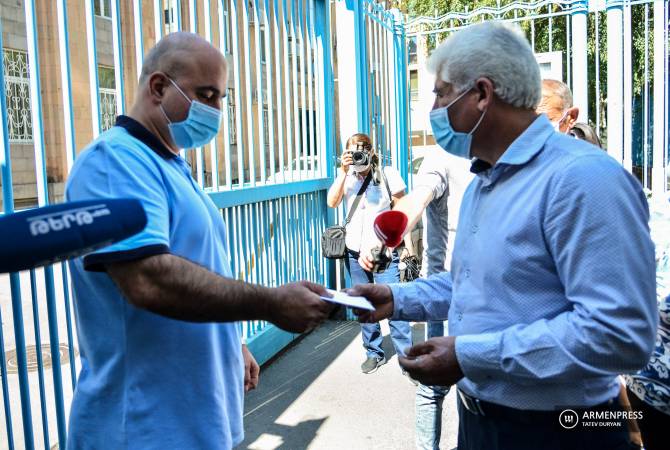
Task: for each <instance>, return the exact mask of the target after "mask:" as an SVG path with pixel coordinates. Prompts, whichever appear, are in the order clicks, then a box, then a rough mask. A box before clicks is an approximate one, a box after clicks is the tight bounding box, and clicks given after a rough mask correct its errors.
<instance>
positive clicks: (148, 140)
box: [114, 115, 177, 159]
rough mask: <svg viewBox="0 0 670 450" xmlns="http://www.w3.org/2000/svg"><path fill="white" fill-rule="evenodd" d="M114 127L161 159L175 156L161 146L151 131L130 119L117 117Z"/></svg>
mask: <svg viewBox="0 0 670 450" xmlns="http://www.w3.org/2000/svg"><path fill="white" fill-rule="evenodd" d="M114 125H115V126H117V127H121V128H124V129H125V130H126V131H127V132H128V134H130V135H131V136H132V137H134V138H135V139H138V140H140V141H141V142H142V143H143V144H145V145H146V146H147V147H149V148H150V149H151V150H153V151H155V152H156V153H158V154H159V155H160V156H161V157H162V158H163V159H171V158H175V157H176V156H177V155H175V154H174V153H172V152H171V151H170V150H169V149H168V148H167V147H166V146H165V145H163V143H162V142H161V141H159V140H158V138H157V137H156V136H155V135H154V134H153V133H152V132H151V131H149V130H147V129H146V127H145V126H144V125H142V124H141V123H139V122H138V121H137V120H135V119H133V118H132V117H128V116H123V115H121V116H118V117H117V118H116V123H115V124H114Z"/></svg>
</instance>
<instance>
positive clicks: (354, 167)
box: [349, 163, 371, 173]
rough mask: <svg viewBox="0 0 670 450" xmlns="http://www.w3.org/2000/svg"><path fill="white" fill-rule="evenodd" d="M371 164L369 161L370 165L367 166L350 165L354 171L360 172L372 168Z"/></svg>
mask: <svg viewBox="0 0 670 450" xmlns="http://www.w3.org/2000/svg"><path fill="white" fill-rule="evenodd" d="M370 166H371V164H369V163H368V165H366V166H356V165H354V164H352V165H351V166H349V167H351V169H352V170H353V171H354V172H358V173H360V172H365V171H366V170H368V169H369V168H370Z"/></svg>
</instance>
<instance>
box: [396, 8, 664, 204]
mask: <svg viewBox="0 0 670 450" xmlns="http://www.w3.org/2000/svg"><path fill="white" fill-rule="evenodd" d="M669 9H670V7H669V5H668V2H667V0H632V1H631V0H607V1H604V0H601V1H593V0H591V1H586V0H562V1H561V0H535V1H529V2H526V1H507V2H505V1H501V2H498V6H497V7H486V8H479V9H475V10H466V11H450V12H446V13H444V14H441V15H438V16H437V17H418V18H414V19H412V20H410V21H408V23H407V29H408V32H407V36H408V38H409V39H410V40H412V42H411V45H412V47H413V48H414V47H416V46H418V47H419V48H420V49H423V52H424V55H423V56H424V60H425V54H426V53H428V52H430V51H431V50H432V49H433V48H434V47H435V46H436V45H437V44H438V43H439V42H440V41H441V40H443V39H445V38H446V37H447V36H448V35H449V33H451V32H453V31H456V30H458V29H460V28H461V27H464V26H467V25H468V24H471V23H476V22H481V21H486V20H499V21H506V22H512V23H516V24H518V25H519V26H520V27H521V28H522V29H523V30H524V31H525V33H526V35H527V37H528V40H529V41H530V43H531V45H532V47H533V50H534V51H535V52H536V53H538V54H550V53H555V52H558V55H559V61H560V62H561V64H560V65H561V66H562V70H561V74H560V75H562V81H564V82H566V83H567V84H568V86H570V87H571V89H572V91H573V94H574V100H575V105H576V106H578V107H579V108H580V117H579V120H580V121H581V122H588V123H590V124H591V125H592V126H594V127H595V129H596V130H597V131H598V133H599V135H600V136H601V138H602V139H603V141H604V143H605V145H606V148H607V151H608V152H609V153H610V154H611V155H612V156H613V157H615V158H616V159H618V160H619V161H621V163H622V164H623V165H624V167H626V169H628V170H629V171H631V172H633V173H635V174H636V175H637V176H638V178H639V179H640V181H641V182H642V183H643V185H644V186H645V187H647V188H649V189H652V191H654V192H664V191H666V190H668V186H669V183H670V179H669V178H668V176H669V174H668V171H667V167H668V145H669V143H670V141H669V140H668V130H669V128H670V127H669V126H668V116H669V115H670V110H669V109H668V96H669V92H668V85H669V82H670V67H669V65H668V52H669V51H670V41H669V32H670V25H669V21H668V11H669ZM419 53H421V50H420V51H419ZM419 59H420V58H419ZM419 63H421V62H420V61H419ZM419 70H420V68H419ZM419 73H420V72H419ZM431 83H432V80H431ZM413 106H414V108H419V109H420V111H419V112H418V113H417V114H423V109H426V107H427V106H428V105H426V104H425V102H424V104H423V105H419V104H415V105H413ZM426 116H427V111H426ZM422 126H423V127H424V128H426V127H425V124H423V125H422ZM428 128H429V127H428Z"/></svg>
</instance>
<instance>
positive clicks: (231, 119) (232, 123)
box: [226, 89, 237, 145]
mask: <svg viewBox="0 0 670 450" xmlns="http://www.w3.org/2000/svg"><path fill="white" fill-rule="evenodd" d="M226 97H227V98H228V129H229V130H230V145H237V125H236V124H237V120H236V114H235V90H233V89H228V95H227V96H226Z"/></svg>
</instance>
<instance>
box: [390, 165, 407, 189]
mask: <svg viewBox="0 0 670 450" xmlns="http://www.w3.org/2000/svg"><path fill="white" fill-rule="evenodd" d="M384 174H385V175H386V179H387V180H388V183H389V189H390V190H391V194H392V195H396V194H399V193H400V192H403V191H404V190H405V189H406V188H407V185H406V184H405V182H404V181H403V179H402V177H401V176H400V173H398V171H397V170H396V169H395V168H393V167H390V166H387V167H384Z"/></svg>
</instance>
